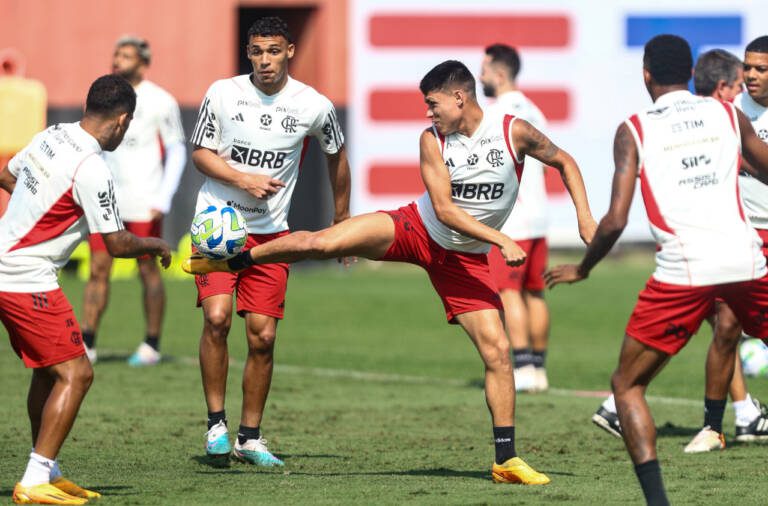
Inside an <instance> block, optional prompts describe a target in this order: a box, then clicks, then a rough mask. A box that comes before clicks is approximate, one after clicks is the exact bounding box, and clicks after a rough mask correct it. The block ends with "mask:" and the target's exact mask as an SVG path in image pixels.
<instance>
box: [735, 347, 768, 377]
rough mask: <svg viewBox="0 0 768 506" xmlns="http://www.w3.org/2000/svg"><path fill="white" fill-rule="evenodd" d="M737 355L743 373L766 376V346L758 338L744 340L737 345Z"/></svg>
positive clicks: (767, 351) (767, 358) (767, 372)
mask: <svg viewBox="0 0 768 506" xmlns="http://www.w3.org/2000/svg"><path fill="white" fill-rule="evenodd" d="M739 356H740V357H741V366H742V368H743V369H744V374H745V375H747V376H755V377H763V378H765V377H768V346H766V345H765V343H763V342H762V341H761V340H760V339H746V340H744V341H743V342H742V343H741V346H740V347H739Z"/></svg>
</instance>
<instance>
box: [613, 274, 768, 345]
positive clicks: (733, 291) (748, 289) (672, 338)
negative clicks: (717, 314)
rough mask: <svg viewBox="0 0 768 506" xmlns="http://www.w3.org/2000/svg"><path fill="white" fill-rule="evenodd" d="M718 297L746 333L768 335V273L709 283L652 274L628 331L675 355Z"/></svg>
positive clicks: (641, 294)
mask: <svg viewBox="0 0 768 506" xmlns="http://www.w3.org/2000/svg"><path fill="white" fill-rule="evenodd" d="M715 299H719V300H722V301H723V302H725V303H726V304H728V306H729V307H730V308H731V309H732V310H733V312H734V313H735V314H736V317H737V318H738V319H739V322H741V325H742V327H743V328H744V332H745V333H747V334H748V335H750V336H754V337H757V338H759V339H764V340H765V339H768V275H766V276H764V277H762V278H760V279H755V280H752V281H741V282H738V283H726V284H722V285H709V286H682V285H671V284H668V283H662V282H660V281H657V280H655V279H654V278H653V277H651V279H649V280H648V283H647V284H646V285H645V289H643V291H641V292H640V295H639V297H638V300H637V304H636V305H635V309H634V311H633V312H632V316H630V317H629V323H628V324H627V329H626V333H627V335H628V336H630V337H632V338H634V339H637V340H638V341H640V342H641V343H645V344H647V345H648V346H650V347H651V348H655V349H657V350H660V351H663V352H664V353H667V354H669V355H674V354H676V353H677V352H678V351H680V350H681V349H682V348H683V346H685V345H686V343H687V342H688V340H689V339H690V338H691V336H693V334H695V333H696V331H697V330H699V326H700V325H701V322H702V321H703V320H704V319H705V318H706V317H707V316H708V315H710V314H711V313H712V311H713V309H714V303H715Z"/></svg>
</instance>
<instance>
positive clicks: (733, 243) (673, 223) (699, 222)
mask: <svg viewBox="0 0 768 506" xmlns="http://www.w3.org/2000/svg"><path fill="white" fill-rule="evenodd" d="M626 125H627V126H628V127H629V129H630V131H631V132H632V135H633V136H634V137H635V142H636V143H637V146H638V155H639V174H638V177H639V178H640V189H641V191H642V195H643V200H644V202H645V209H646V212H647V214H648V221H649V222H650V225H651V232H652V233H653V236H654V237H655V239H656V242H657V244H658V246H659V248H658V251H657V252H656V271H655V272H654V274H653V276H654V278H656V279H657V280H658V281H661V282H664V283H670V284H675V285H685V286H703V285H715V284H721V283H729V282H735V281H745V280H749V279H756V278H759V277H762V276H763V275H764V274H765V273H766V268H765V257H763V254H762V251H761V249H760V246H761V245H762V241H761V240H760V238H759V237H758V235H757V232H755V230H754V229H753V228H752V226H751V225H750V223H749V221H748V220H747V219H746V217H745V214H744V210H743V209H742V205H741V199H740V198H739V192H738V173H739V160H740V158H741V134H740V133H739V122H738V118H737V117H736V109H735V108H734V107H733V105H732V104H728V103H724V102H720V101H719V100H715V99H713V98H703V97H696V96H694V95H692V94H691V93H690V92H688V91H687V90H680V91H673V92H671V93H666V94H664V95H662V96H661V97H659V98H658V99H657V100H656V102H655V103H654V104H653V106H652V107H650V108H648V109H646V110H644V111H642V112H640V113H638V114H635V115H634V116H632V117H630V118H629V120H627V121H626Z"/></svg>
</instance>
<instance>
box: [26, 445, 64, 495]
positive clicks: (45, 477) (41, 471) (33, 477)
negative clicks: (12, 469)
mask: <svg viewBox="0 0 768 506" xmlns="http://www.w3.org/2000/svg"><path fill="white" fill-rule="evenodd" d="M55 464H56V461H55V460H51V459H47V458H45V457H43V456H42V455H39V454H37V453H35V452H32V453H30V454H29V462H27V470H26V471H25V472H24V476H23V477H22V478H21V486H22V487H33V486H35V485H42V484H43V483H49V482H50V481H51V469H53V466H54V465H55Z"/></svg>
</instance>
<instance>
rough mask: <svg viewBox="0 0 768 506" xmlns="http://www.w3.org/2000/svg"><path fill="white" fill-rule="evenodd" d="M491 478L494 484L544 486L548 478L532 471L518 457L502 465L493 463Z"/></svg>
mask: <svg viewBox="0 0 768 506" xmlns="http://www.w3.org/2000/svg"><path fill="white" fill-rule="evenodd" d="M491 476H493V481H495V482H496V483H520V484H523V485H546V484H547V483H549V478H548V477H547V475H546V474H542V473H540V472H538V471H536V470H534V469H533V468H532V467H531V466H529V465H528V464H526V463H525V462H524V461H523V459H521V458H520V457H514V458H511V459H509V460H508V461H506V462H504V463H503V464H497V463H495V462H494V463H493V467H492V468H491Z"/></svg>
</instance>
